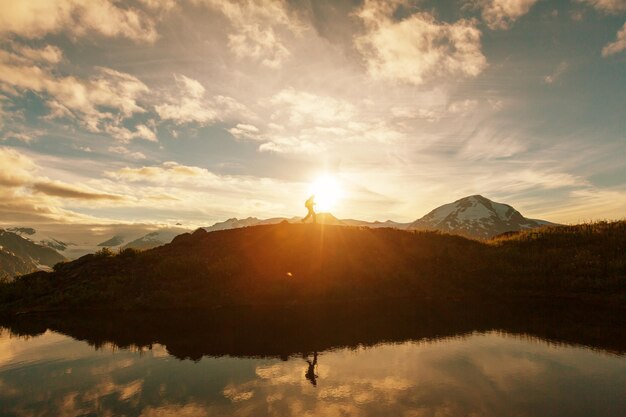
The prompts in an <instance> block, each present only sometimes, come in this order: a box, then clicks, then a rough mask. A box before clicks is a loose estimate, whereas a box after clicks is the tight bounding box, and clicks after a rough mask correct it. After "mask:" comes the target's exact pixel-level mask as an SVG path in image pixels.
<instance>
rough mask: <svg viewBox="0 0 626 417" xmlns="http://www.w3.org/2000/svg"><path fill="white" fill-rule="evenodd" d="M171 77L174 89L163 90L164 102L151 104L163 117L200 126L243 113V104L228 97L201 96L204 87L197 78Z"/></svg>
mask: <svg viewBox="0 0 626 417" xmlns="http://www.w3.org/2000/svg"><path fill="white" fill-rule="evenodd" d="M174 79H175V80H176V86H177V88H176V92H169V93H166V95H165V99H164V103H163V104H158V105H156V106H155V109H156V112H157V113H158V115H159V116H160V117H161V119H163V120H172V121H174V122H176V123H178V124H182V123H192V122H195V123H199V124H201V125H202V124H211V123H214V122H216V121H218V120H223V119H224V118H226V117H229V116H232V115H235V114H241V113H245V112H246V107H245V106H244V105H243V104H241V103H239V102H238V101H237V100H235V99H234V98H232V97H226V96H222V95H216V96H213V97H212V98H210V99H208V98H205V92H206V89H205V88H204V86H203V85H202V84H200V82H199V81H197V80H194V79H192V78H189V77H186V76H184V75H174Z"/></svg>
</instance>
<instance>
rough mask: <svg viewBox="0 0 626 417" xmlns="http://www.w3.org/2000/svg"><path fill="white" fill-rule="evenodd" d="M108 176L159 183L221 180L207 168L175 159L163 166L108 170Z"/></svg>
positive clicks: (131, 180) (130, 180)
mask: <svg viewBox="0 0 626 417" xmlns="http://www.w3.org/2000/svg"><path fill="white" fill-rule="evenodd" d="M107 176H109V177H110V178H114V179H117V180H124V181H129V182H142V181H143V182H155V183H159V184H166V183H172V182H187V181H198V180H204V181H205V182H206V181H216V182H217V181H219V177H218V176H217V175H216V174H214V173H212V172H210V171H209V170H207V169H206V168H200V167H195V166H187V165H180V164H178V163H177V162H173V161H168V162H164V163H163V164H162V165H161V166H144V167H141V168H129V167H126V168H122V169H120V170H117V171H115V172H108V173H107Z"/></svg>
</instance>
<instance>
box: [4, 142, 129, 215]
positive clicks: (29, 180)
mask: <svg viewBox="0 0 626 417" xmlns="http://www.w3.org/2000/svg"><path fill="white" fill-rule="evenodd" d="M0 166H2V167H3V169H2V170H0V219H2V220H3V221H5V222H51V221H52V222H65V223H74V222H78V223H84V222H86V221H89V222H94V220H95V219H94V218H93V217H91V216H86V215H83V214H79V213H77V212H74V211H70V210H66V209H64V208H62V205H63V201H64V200H66V199H68V200H70V201H72V202H73V204H76V203H80V202H87V203H89V204H90V205H93V204H94V202H95V201H100V202H103V203H106V202H115V203H116V204H119V203H121V202H124V201H128V198H127V197H126V196H123V195H121V194H115V193H109V192H103V191H96V190H95V189H93V188H90V187H86V186H83V185H80V186H77V185H72V184H68V183H66V182H62V181H57V180H51V179H49V178H47V177H42V176H40V175H38V171H39V170H40V167H39V166H38V164H37V163H36V162H35V161H34V160H33V159H32V158H31V157H29V156H27V155H25V154H23V153H21V152H18V151H16V150H14V149H10V148H6V147H0ZM98 220H99V221H103V220H104V219H98Z"/></svg>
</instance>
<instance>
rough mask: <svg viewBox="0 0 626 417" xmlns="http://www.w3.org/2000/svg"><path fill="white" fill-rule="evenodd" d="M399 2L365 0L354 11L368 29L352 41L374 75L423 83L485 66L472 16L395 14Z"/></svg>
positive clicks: (471, 73) (474, 73) (471, 72)
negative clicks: (449, 17)
mask: <svg viewBox="0 0 626 417" xmlns="http://www.w3.org/2000/svg"><path fill="white" fill-rule="evenodd" d="M401 3H402V2H398V1H394V2H383V1H377V0H367V1H366V2H365V4H364V5H363V7H361V8H360V9H359V11H358V12H357V14H356V15H357V16H358V17H359V18H360V19H361V20H362V21H363V23H364V25H365V29H366V31H365V33H364V34H362V35H360V36H357V37H356V38H355V40H354V41H355V44H356V47H357V49H358V50H359V51H360V52H361V54H362V55H363V57H364V59H365V63H366V65H367V69H368V72H369V74H370V76H372V77H373V78H374V79H382V80H391V81H399V82H404V83H409V84H415V85H419V84H422V83H424V82H425V81H426V80H427V79H431V78H439V77H442V76H454V77H475V76H477V75H478V74H480V73H481V72H482V71H483V70H484V69H485V68H486V66H487V60H486V58H485V56H484V55H483V54H482V51H481V42H480V38H481V32H480V30H479V29H478V28H476V25H475V22H474V21H472V20H465V19H461V20H459V21H457V22H455V23H452V24H450V23H445V22H439V21H437V20H436V19H435V17H434V16H433V15H432V14H430V13H428V12H420V13H415V14H413V15H411V16H408V17H406V18H405V19H403V20H394V18H393V12H394V6H398V5H399V4H401Z"/></svg>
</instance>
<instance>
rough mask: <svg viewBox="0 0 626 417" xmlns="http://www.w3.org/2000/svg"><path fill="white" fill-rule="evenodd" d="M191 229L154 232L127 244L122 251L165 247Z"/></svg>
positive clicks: (170, 229) (167, 229)
mask: <svg viewBox="0 0 626 417" xmlns="http://www.w3.org/2000/svg"><path fill="white" fill-rule="evenodd" d="M188 231H189V229H182V228H165V229H159V230H156V231H154V232H150V233H148V234H146V235H143V236H141V237H140V238H138V239H135V240H133V241H132V242H129V243H127V244H126V245H124V246H123V247H122V249H127V248H131V249H140V250H146V249H152V248H156V247H157V246H161V245H165V244H166V243H170V242H171V241H172V239H174V238H175V237H176V236H178V235H180V234H181V233H185V232H188Z"/></svg>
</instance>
